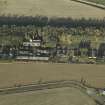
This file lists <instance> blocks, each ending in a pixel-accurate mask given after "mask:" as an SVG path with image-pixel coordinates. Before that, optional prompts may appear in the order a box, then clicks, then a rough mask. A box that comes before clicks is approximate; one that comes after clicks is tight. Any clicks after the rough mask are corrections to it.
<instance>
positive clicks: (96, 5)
mask: <svg viewBox="0 0 105 105" xmlns="http://www.w3.org/2000/svg"><path fill="white" fill-rule="evenodd" d="M72 1H75V2H79V3H82V4H86V5H90V6H93V7H97V8H100V9H104V10H105V6H104V5H102V4H97V3H93V2H89V1H85V0H72Z"/></svg>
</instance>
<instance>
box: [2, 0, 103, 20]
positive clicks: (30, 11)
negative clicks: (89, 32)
mask: <svg viewBox="0 0 105 105" xmlns="http://www.w3.org/2000/svg"><path fill="white" fill-rule="evenodd" d="M0 14H1V15H2V14H5V15H9V14H11V15H14V14H17V15H25V16H27V15H28V16H30V15H31V16H36V15H44V16H48V17H72V18H82V17H85V18H90V17H91V18H99V19H100V18H103V17H105V11H104V10H101V9H99V8H95V7H92V6H89V5H86V4H81V3H77V2H74V1H71V0H1V1H0Z"/></svg>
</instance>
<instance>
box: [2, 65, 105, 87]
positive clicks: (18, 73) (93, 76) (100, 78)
mask: <svg viewBox="0 0 105 105" xmlns="http://www.w3.org/2000/svg"><path fill="white" fill-rule="evenodd" d="M81 78H84V79H85V80H86V81H87V82H88V83H89V84H91V85H92V86H95V87H105V66H104V65H75V64H74V65H70V64H34V63H33V64H15V63H14V64H0V87H4V86H13V85H15V84H29V83H34V82H37V81H39V80H40V81H50V80H62V79H64V80H65V79H66V80H80V79H81Z"/></svg>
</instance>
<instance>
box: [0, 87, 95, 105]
mask: <svg viewBox="0 0 105 105" xmlns="http://www.w3.org/2000/svg"><path fill="white" fill-rule="evenodd" d="M0 105H96V104H95V103H94V101H93V100H92V99H91V98H90V97H89V96H87V95H86V94H85V93H83V92H81V91H80V90H78V89H76V88H73V87H71V88H58V89H51V90H43V91H37V92H29V93H23V94H13V95H4V96H0Z"/></svg>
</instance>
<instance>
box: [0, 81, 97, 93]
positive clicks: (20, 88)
mask: <svg viewBox="0 0 105 105" xmlns="http://www.w3.org/2000/svg"><path fill="white" fill-rule="evenodd" d="M62 87H74V88H78V89H80V90H81V89H82V90H84V91H85V90H86V89H87V88H94V89H96V90H97V89H99V88H95V87H91V86H89V85H88V84H86V83H84V82H81V81H77V80H59V81H46V82H41V81H38V82H37V83H31V84H26V85H24V84H23V85H22V84H17V85H14V86H13V87H4V88H3V87H2V88H0V95H5V94H15V93H23V92H28V91H37V90H46V89H54V88H62Z"/></svg>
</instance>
